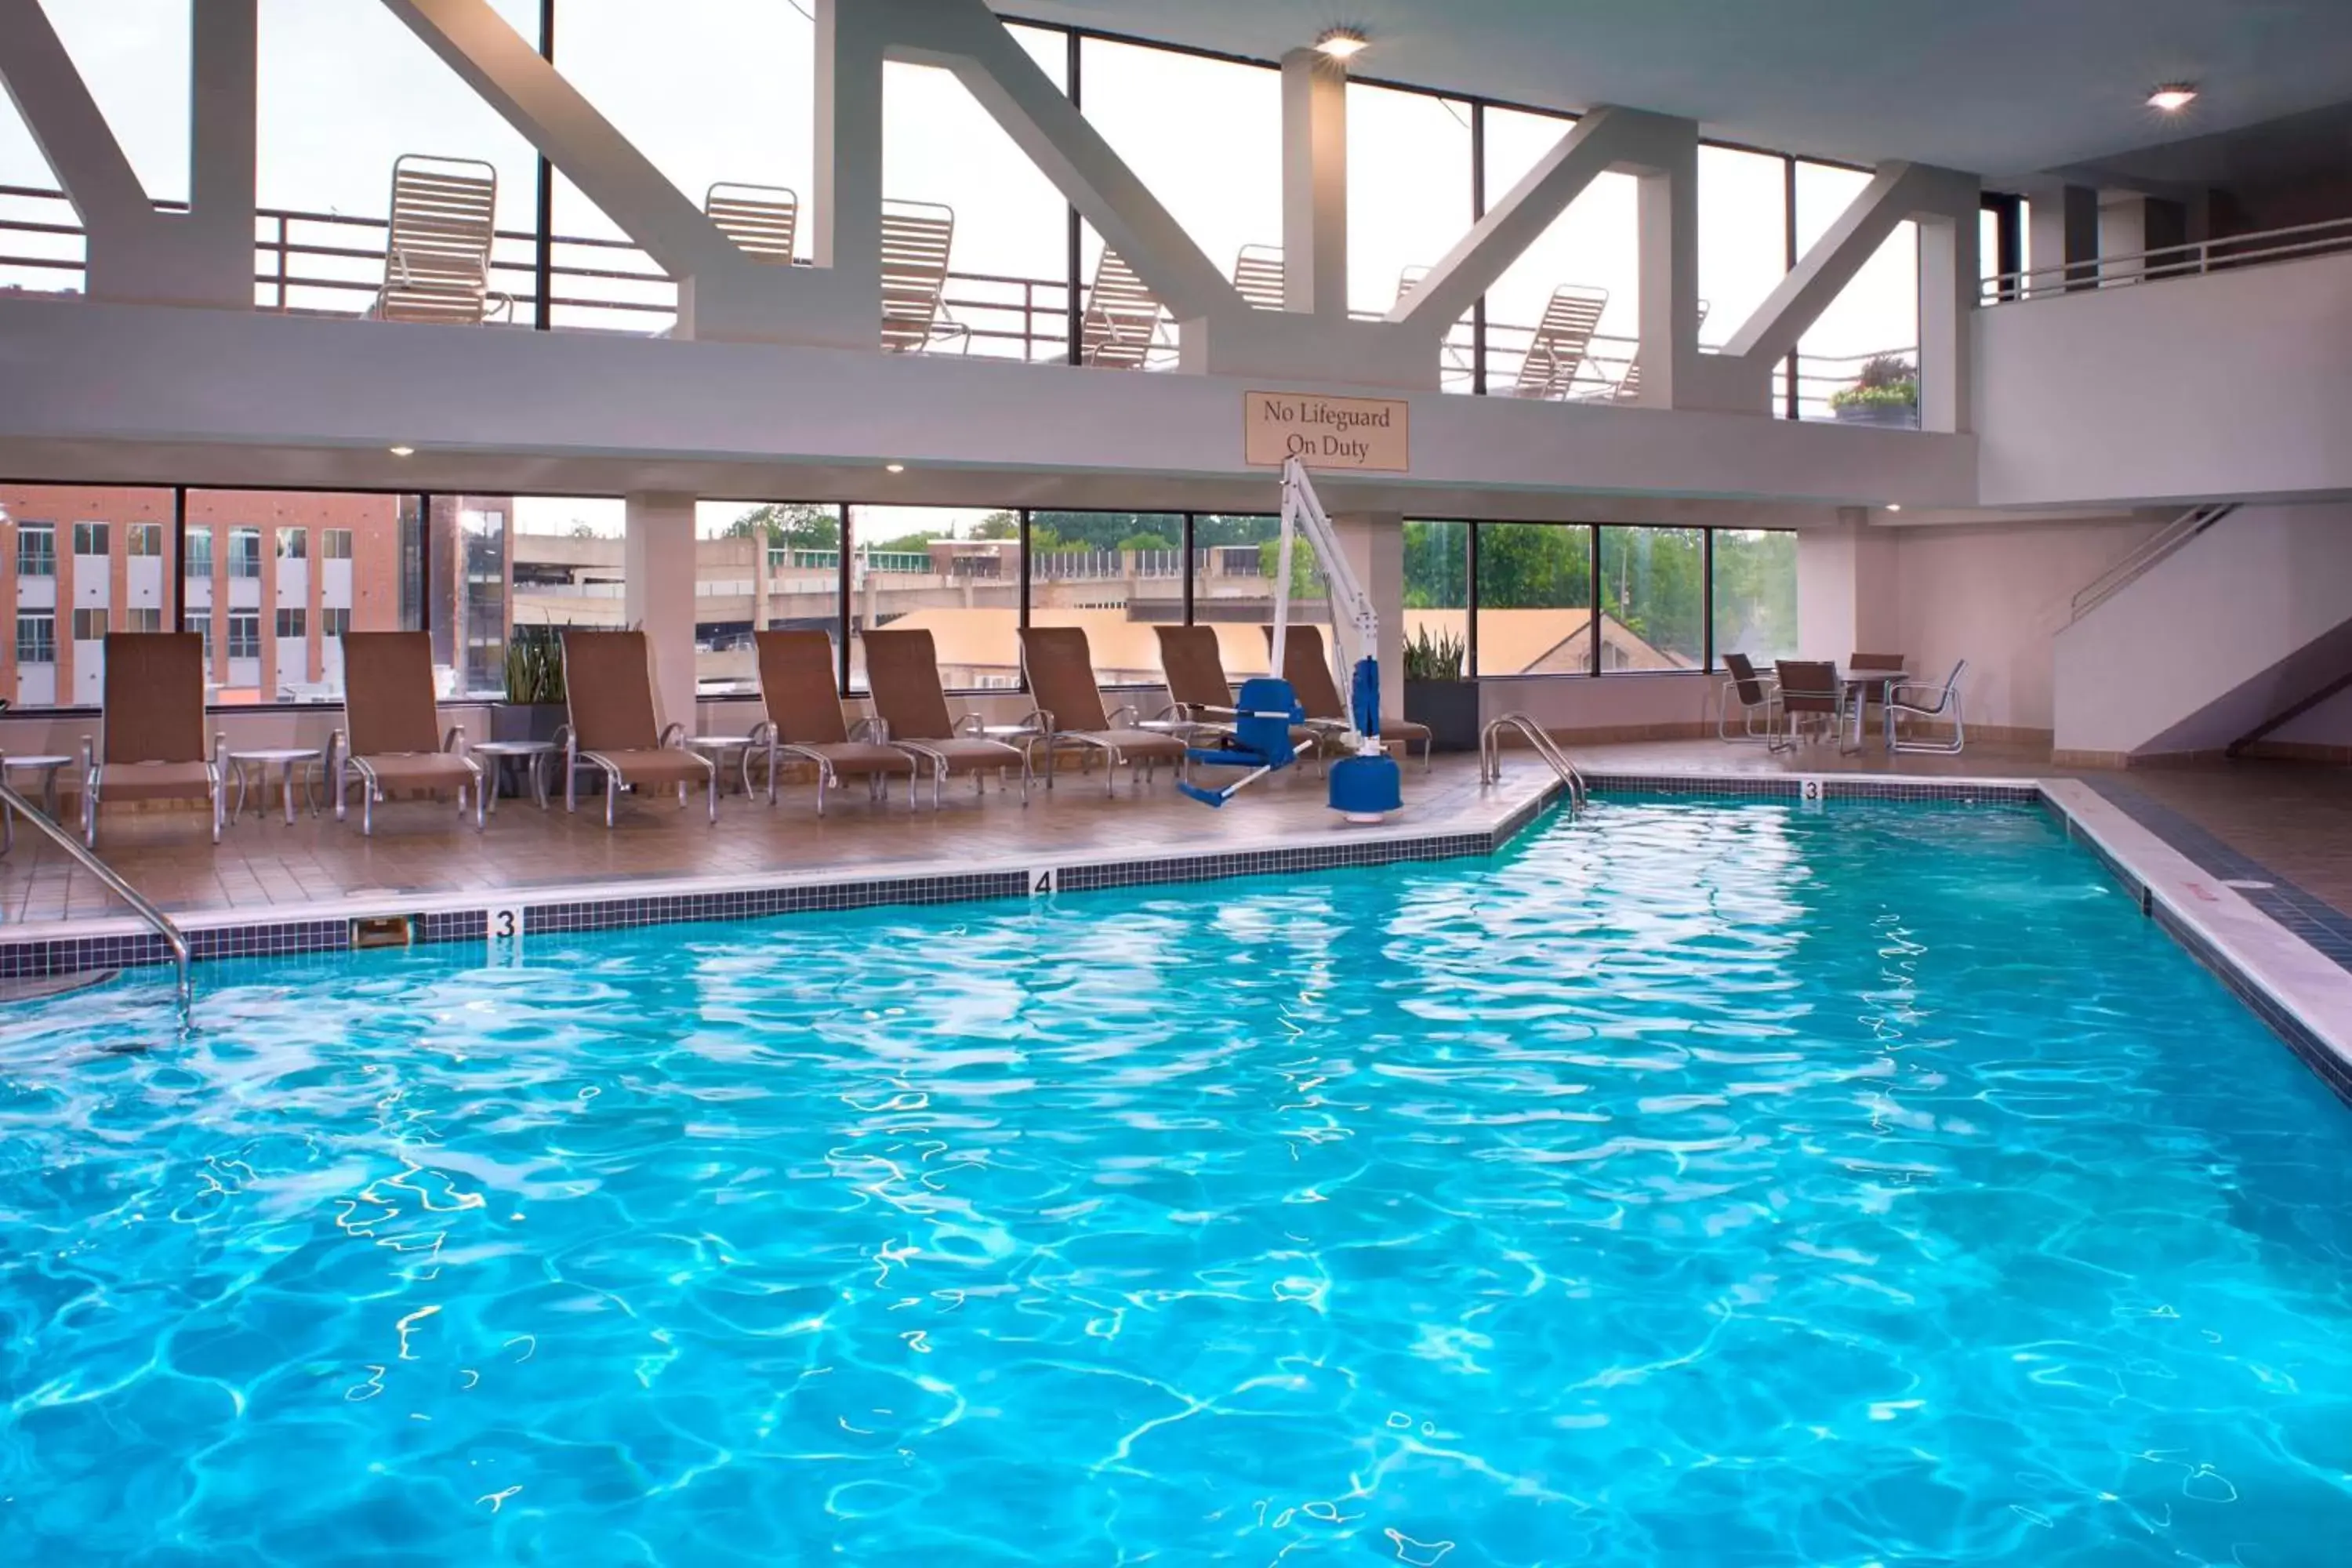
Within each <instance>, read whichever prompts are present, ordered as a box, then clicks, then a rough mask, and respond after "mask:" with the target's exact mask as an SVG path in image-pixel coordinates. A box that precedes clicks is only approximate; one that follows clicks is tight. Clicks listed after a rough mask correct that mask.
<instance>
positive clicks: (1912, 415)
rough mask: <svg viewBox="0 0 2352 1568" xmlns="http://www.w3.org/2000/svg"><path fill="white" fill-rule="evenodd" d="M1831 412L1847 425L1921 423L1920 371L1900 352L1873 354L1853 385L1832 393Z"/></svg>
mask: <svg viewBox="0 0 2352 1568" xmlns="http://www.w3.org/2000/svg"><path fill="white" fill-rule="evenodd" d="M1830 412H1831V413H1832V414H1834V415H1835V416H1837V418H1838V420H1839V422H1840V423H1841V424H1845V425H1894V426H1905V427H1916V426H1917V425H1918V423H1919V372H1918V370H1917V368H1916V366H1914V365H1913V364H1912V363H1911V362H1910V361H1909V360H1907V359H1905V358H1904V357H1903V356H1902V355H1901V354H1873V355H1872V356H1871V357H1870V358H1868V359H1866V360H1864V361H1863V362H1862V374H1859V375H1857V376H1855V377H1854V378H1853V385H1852V386H1842V387H1840V388H1838V390H1837V391H1835V392H1832V393H1831V394H1830Z"/></svg>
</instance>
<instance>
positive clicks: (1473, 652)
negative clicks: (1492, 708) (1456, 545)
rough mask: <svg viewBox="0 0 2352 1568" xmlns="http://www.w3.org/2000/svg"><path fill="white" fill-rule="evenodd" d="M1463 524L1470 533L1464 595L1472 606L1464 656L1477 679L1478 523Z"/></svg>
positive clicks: (1471, 677) (1471, 675)
mask: <svg viewBox="0 0 2352 1568" xmlns="http://www.w3.org/2000/svg"><path fill="white" fill-rule="evenodd" d="M1463 526H1464V528H1465V529H1466V530H1467V531H1468V532H1469V535H1470V543H1469V546H1468V549H1469V552H1470V560H1469V572H1470V591H1469V592H1468V593H1467V594H1465V595H1463V600H1464V602H1465V603H1466V604H1467V605H1469V606H1470V610H1469V614H1468V615H1467V616H1465V617H1464V618H1465V620H1466V621H1467V622H1468V624H1469V627H1470V631H1469V635H1468V636H1467V637H1464V638H1463V639H1462V640H1463V641H1464V643H1465V644H1466V645H1467V647H1466V648H1465V651H1464V653H1463V656H1462V657H1463V659H1464V661H1465V663H1466V664H1467V665H1468V667H1469V671H1470V679H1473V680H1475V679H1478V525H1477V524H1476V523H1475V522H1471V523H1465V524H1464V525H1463Z"/></svg>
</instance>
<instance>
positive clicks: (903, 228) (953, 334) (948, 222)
mask: <svg viewBox="0 0 2352 1568" xmlns="http://www.w3.org/2000/svg"><path fill="white" fill-rule="evenodd" d="M954 243H955V209H954V208H953V207H945V206H941V205H939V204H937V203H935V202H901V201H886V202H884V203H883V204H882V346H883V347H884V348H886V349H887V350H889V351H890V352H891V353H922V352H923V351H924V350H926V349H928V348H929V347H930V346H931V343H932V342H933V341H934V340H948V339H953V340H956V341H957V342H959V343H960V345H961V348H962V350H963V352H965V353H970V352H971V328H970V327H967V326H965V325H964V324H963V323H962V322H961V321H956V320H954V319H953V318H952V317H950V315H949V314H948V310H947V305H946V303H945V302H944V300H942V299H941V296H942V295H943V294H944V293H945V292H946V289H947V284H948V252H949V251H950V248H951V247H953V245H954Z"/></svg>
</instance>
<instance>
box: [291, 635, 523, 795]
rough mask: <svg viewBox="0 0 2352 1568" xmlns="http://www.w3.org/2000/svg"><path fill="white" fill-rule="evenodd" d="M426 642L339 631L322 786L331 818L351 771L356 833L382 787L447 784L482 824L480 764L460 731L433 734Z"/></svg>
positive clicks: (425, 638) (437, 788)
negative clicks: (339, 666)
mask: <svg viewBox="0 0 2352 1568" xmlns="http://www.w3.org/2000/svg"><path fill="white" fill-rule="evenodd" d="M440 719H441V715H440V712H439V710H436V708H435V707H434V705H433V640H432V637H430V635H429V634H427V633H425V632H345V633H344V634H343V728H341V729H340V730H338V731H335V733H334V735H333V737H332V738H331V740H330V741H329V742H327V756H328V759H329V761H328V775H329V784H328V787H329V788H330V790H331V792H332V793H333V795H334V797H335V820H336V821H338V822H341V821H342V820H343V817H344V796H345V795H346V794H347V793H348V790H349V786H350V775H351V774H352V773H357V774H358V775H359V780H360V833H361V836H362V837H372V836H373V834H374V832H375V807H376V803H377V802H378V801H381V800H382V799H383V797H384V792H385V791H386V790H393V791H396V792H399V793H403V794H409V793H418V794H431V795H437V794H439V793H441V792H442V791H444V790H454V791H456V792H457V812H458V815H459V816H464V815H465V811H466V802H467V796H468V795H470V796H471V797H472V799H473V805H474V826H476V827H477V828H479V827H480V826H482V811H483V806H484V804H485V796H486V795H487V791H485V789H484V788H483V784H482V769H481V764H480V763H477V762H475V761H474V760H473V759H472V758H470V757H468V756H467V755H466V750H465V747H466V733H465V731H462V730H459V729H457V728H455V727H452V728H451V729H450V730H449V731H447V732H446V734H440V735H437V736H436V731H437V730H438V729H439V727H440Z"/></svg>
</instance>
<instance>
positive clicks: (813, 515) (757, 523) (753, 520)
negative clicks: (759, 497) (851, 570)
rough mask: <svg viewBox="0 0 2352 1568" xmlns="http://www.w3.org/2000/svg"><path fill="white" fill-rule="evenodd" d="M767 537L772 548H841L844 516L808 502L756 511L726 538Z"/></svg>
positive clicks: (731, 527)
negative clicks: (842, 517)
mask: <svg viewBox="0 0 2352 1568" xmlns="http://www.w3.org/2000/svg"><path fill="white" fill-rule="evenodd" d="M761 534H765V535H766V536H767V541H768V542H769V544H771V545H772V546H782V547H783V548H785V549H790V550H838V549H840V548H841V513H840V511H839V510H837V509H835V508H834V507H829V506H814V505H811V504H809V503H807V502H805V501H794V502H790V503H786V504H781V505H779V504H770V505H767V506H760V507H753V508H752V509H751V510H749V511H747V512H745V513H743V514H742V515H741V516H740V517H738V518H737V519H736V520H735V521H733V522H730V523H729V524H728V525H727V531H726V533H725V534H724V535H723V536H722V537H724V538H728V539H751V538H753V537H755V536H757V535H761Z"/></svg>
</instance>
